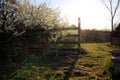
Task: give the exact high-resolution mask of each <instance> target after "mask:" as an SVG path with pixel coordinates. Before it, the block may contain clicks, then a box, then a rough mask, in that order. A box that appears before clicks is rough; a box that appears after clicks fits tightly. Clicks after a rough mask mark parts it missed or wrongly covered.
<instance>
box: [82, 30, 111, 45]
mask: <svg viewBox="0 0 120 80" xmlns="http://www.w3.org/2000/svg"><path fill="white" fill-rule="evenodd" d="M81 42H83V43H91V42H92V43H94V42H96V43H101V42H110V31H99V30H81Z"/></svg>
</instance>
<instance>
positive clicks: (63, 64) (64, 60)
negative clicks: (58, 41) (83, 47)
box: [26, 51, 85, 80]
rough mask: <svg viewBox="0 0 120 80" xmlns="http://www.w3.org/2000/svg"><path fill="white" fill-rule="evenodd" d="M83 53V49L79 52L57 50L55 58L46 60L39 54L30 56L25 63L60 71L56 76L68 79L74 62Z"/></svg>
mask: <svg viewBox="0 0 120 80" xmlns="http://www.w3.org/2000/svg"><path fill="white" fill-rule="evenodd" d="M84 54H85V53H84V52H83V51H82V52H80V53H78V52H77V51H76V52H73V51H62V52H61V51H59V55H58V57H57V59H53V60H47V61H46V60H44V59H42V57H40V56H32V58H31V59H29V61H28V63H27V64H26V65H29V66H30V65H31V66H32V65H34V66H39V67H44V66H47V67H49V68H51V69H52V70H56V71H60V72H62V74H60V73H59V74H58V76H62V80H69V78H70V77H71V76H72V73H73V70H74V67H75V64H76V62H77V61H78V59H79V58H80V56H81V55H84ZM35 59H36V60H35Z"/></svg>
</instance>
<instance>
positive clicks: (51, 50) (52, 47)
mask: <svg viewBox="0 0 120 80" xmlns="http://www.w3.org/2000/svg"><path fill="white" fill-rule="evenodd" d="M42 55H43V57H44V59H45V60H54V59H56V58H57V56H58V49H57V46H56V44H50V43H45V47H44V48H43V52H42Z"/></svg>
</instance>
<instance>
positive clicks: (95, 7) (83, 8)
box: [31, 0, 111, 30]
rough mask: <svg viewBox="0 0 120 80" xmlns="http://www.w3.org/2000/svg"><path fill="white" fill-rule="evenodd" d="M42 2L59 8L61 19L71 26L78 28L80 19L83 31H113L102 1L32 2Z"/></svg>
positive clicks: (34, 2)
mask: <svg viewBox="0 0 120 80" xmlns="http://www.w3.org/2000/svg"><path fill="white" fill-rule="evenodd" d="M41 2H47V3H48V6H50V7H52V8H59V9H60V12H61V17H64V18H65V19H66V20H67V21H68V22H69V24H75V25H76V26H77V24H78V17H80V19H81V28H82V29H98V30H101V29H102V30H104V29H111V27H110V14H109V12H108V10H107V9H106V8H105V6H104V5H103V4H102V3H101V2H100V0H31V3H32V4H37V5H39V4H40V3H41Z"/></svg>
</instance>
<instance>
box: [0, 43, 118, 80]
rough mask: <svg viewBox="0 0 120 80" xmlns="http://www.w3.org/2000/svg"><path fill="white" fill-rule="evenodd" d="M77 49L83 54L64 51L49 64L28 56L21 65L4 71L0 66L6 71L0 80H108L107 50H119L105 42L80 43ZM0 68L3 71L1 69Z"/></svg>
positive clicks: (33, 56)
mask: <svg viewBox="0 0 120 80" xmlns="http://www.w3.org/2000/svg"><path fill="white" fill-rule="evenodd" d="M81 47H82V48H83V49H84V50H85V51H86V52H87V54H85V55H83V54H82V53H80V54H76V53H71V52H67V53H66V54H63V55H60V56H58V57H57V59H56V60H51V61H45V60H43V59H42V57H41V56H40V55H39V56H38V55H32V56H30V57H29V59H28V61H27V62H26V63H25V64H24V65H22V66H19V67H17V68H13V67H12V68H11V67H9V68H7V69H6V68H5V67H4V68H5V70H6V71H8V72H6V73H7V74H5V71H1V72H0V78H2V79H3V80H6V79H7V80H110V78H109V76H110V74H109V73H107V69H108V68H107V67H109V66H106V64H107V61H108V58H110V57H111V54H110V53H109V51H110V50H112V49H120V47H117V46H111V45H110V44H109V43H85V44H81ZM0 67H1V68H0V69H1V70H4V68H2V66H0ZM7 67H8V65H7ZM11 69H13V71H11ZM15 69H16V70H15ZM105 71H106V73H105ZM2 72H4V74H3V73H2Z"/></svg>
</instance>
